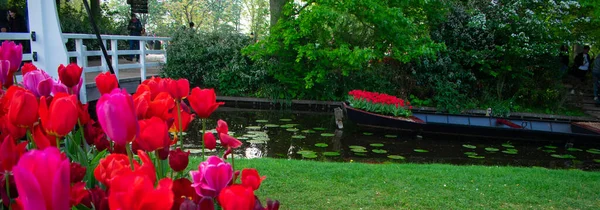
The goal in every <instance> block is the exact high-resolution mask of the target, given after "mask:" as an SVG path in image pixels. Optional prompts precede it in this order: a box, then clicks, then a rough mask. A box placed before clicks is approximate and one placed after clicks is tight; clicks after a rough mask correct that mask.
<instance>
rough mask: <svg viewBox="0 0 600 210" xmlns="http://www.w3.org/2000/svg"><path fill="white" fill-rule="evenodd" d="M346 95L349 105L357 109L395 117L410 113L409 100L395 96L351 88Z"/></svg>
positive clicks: (406, 115)
mask: <svg viewBox="0 0 600 210" xmlns="http://www.w3.org/2000/svg"><path fill="white" fill-rule="evenodd" d="M348 95H349V96H348V102H349V103H350V106H352V107H354V108H357V109H362V110H365V111H368V112H373V113H379V114H383V115H390V116H395V117H410V116H411V115H412V113H411V111H410V109H412V106H410V102H409V101H405V100H403V99H400V98H397V97H396V96H391V95H388V94H385V93H377V92H369V91H364V90H352V91H350V92H349V93H348Z"/></svg>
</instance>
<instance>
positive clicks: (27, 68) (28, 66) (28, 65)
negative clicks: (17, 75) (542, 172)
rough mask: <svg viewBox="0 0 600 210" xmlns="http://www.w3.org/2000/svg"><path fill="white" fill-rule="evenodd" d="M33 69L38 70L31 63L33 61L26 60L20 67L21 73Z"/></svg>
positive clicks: (24, 73)
mask: <svg viewBox="0 0 600 210" xmlns="http://www.w3.org/2000/svg"><path fill="white" fill-rule="evenodd" d="M33 70H38V67H37V66H35V65H33V63H31V62H27V63H25V64H23V66H22V67H21V74H23V75H26V74H27V72H30V71H33Z"/></svg>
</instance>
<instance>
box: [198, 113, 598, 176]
mask: <svg viewBox="0 0 600 210" xmlns="http://www.w3.org/2000/svg"><path fill="white" fill-rule="evenodd" d="M218 119H223V120H225V121H227V123H228V124H229V131H230V132H232V133H231V135H232V136H234V137H237V138H238V139H239V140H240V141H242V142H243V143H244V144H243V146H242V147H240V148H238V149H236V150H235V151H234V154H235V155H236V156H243V157H245V158H262V157H270V158H285V159H300V160H307V161H339V162H365V163H373V164H387V163H443V164H456V165H489V166H524V167H545V168H567V169H582V170H594V171H597V170H600V145H592V144H589V145H586V144H576V145H571V144H557V143H545V142H528V141H507V140H495V139H489V138H474V137H460V136H440V135H427V134H422V135H416V134H413V133H398V132H397V131H385V130H373V129H368V128H363V127H358V126H356V125H355V124H353V123H352V122H350V121H348V120H345V121H344V128H343V129H336V126H335V123H334V115H333V112H331V113H323V112H293V111H279V110H258V109H257V110H248V109H237V108H228V107H223V108H219V109H218V110H217V111H216V112H215V113H213V115H212V116H211V119H209V120H208V123H207V127H208V129H209V130H213V131H214V128H215V126H216V121H217V120H218ZM201 135H202V128H201V126H200V123H199V122H197V121H194V122H193V123H192V125H191V127H190V128H189V129H188V133H187V141H186V145H187V147H189V148H191V150H192V152H193V153H198V152H200V149H199V148H200V145H201V144H200V142H201ZM217 151H218V152H220V154H222V152H223V149H222V148H218V149H217ZM212 154H215V153H214V151H213V152H212Z"/></svg>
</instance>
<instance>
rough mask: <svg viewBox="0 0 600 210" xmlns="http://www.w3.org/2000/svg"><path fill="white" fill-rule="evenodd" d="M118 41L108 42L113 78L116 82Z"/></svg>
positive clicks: (117, 74) (117, 73)
mask: <svg viewBox="0 0 600 210" xmlns="http://www.w3.org/2000/svg"><path fill="white" fill-rule="evenodd" d="M118 41H119V40H116V39H112V40H110V52H111V59H112V67H113V70H114V71H115V76H116V77H117V80H119V43H118Z"/></svg>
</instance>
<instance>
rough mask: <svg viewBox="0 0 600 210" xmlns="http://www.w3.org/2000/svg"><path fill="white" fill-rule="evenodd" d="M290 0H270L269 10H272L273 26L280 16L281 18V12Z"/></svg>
mask: <svg viewBox="0 0 600 210" xmlns="http://www.w3.org/2000/svg"><path fill="white" fill-rule="evenodd" d="M288 1H289V0H269V11H270V12H271V27H273V26H274V25H275V24H276V23H277V21H278V20H279V18H281V12H282V10H283V6H285V4H286V3H287V2H288Z"/></svg>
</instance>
